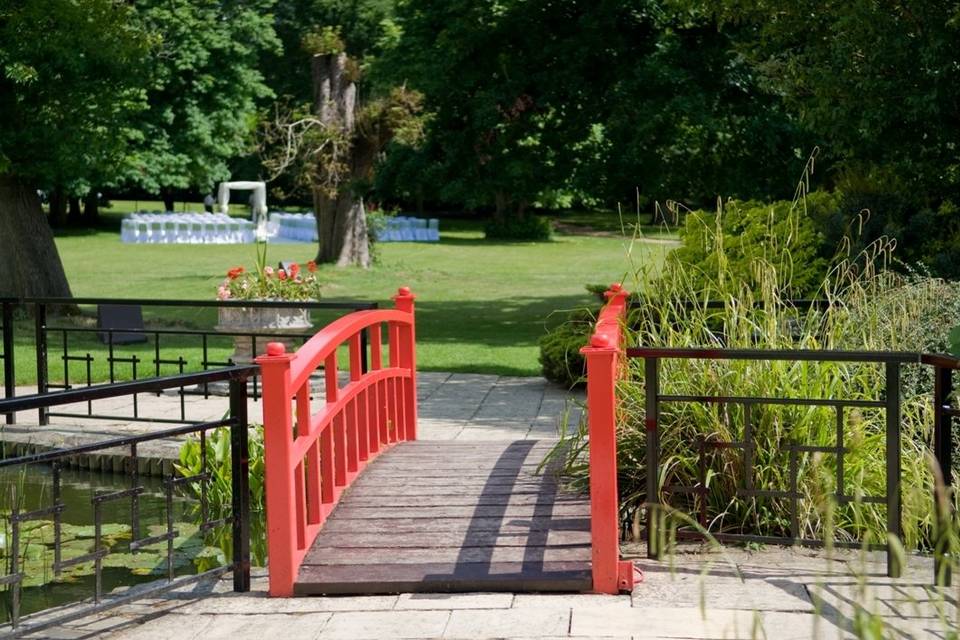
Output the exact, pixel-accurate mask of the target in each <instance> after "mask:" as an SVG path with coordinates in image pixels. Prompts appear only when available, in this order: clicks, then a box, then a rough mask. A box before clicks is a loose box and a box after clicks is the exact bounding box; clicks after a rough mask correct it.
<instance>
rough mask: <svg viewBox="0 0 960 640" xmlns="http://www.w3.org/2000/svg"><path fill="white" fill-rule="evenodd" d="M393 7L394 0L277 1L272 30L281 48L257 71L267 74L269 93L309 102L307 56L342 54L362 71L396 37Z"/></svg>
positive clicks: (311, 90) (393, 82) (391, 82)
mask: <svg viewBox="0 0 960 640" xmlns="http://www.w3.org/2000/svg"><path fill="white" fill-rule="evenodd" d="M393 4H394V0H284V1H283V2H278V3H277V4H276V6H275V7H274V11H273V13H274V16H275V18H274V29H275V30H276V34H277V36H278V38H279V39H280V42H281V43H282V47H281V49H279V50H273V51H270V52H268V53H267V54H266V55H265V56H264V58H263V62H262V66H261V68H263V69H269V70H270V73H268V74H267V78H266V82H267V84H268V85H269V87H270V88H271V89H272V90H273V93H274V94H276V95H277V96H281V97H286V98H287V99H289V100H290V101H292V102H293V103H301V102H310V101H312V99H313V84H312V78H311V76H310V59H309V55H310V54H311V53H334V52H337V53H339V52H340V51H346V52H347V54H349V55H350V56H351V57H352V58H354V59H356V60H359V61H360V64H361V67H363V68H366V67H367V66H368V65H369V62H370V60H371V59H372V58H374V57H375V56H376V55H377V54H378V53H380V52H381V51H382V50H383V49H384V48H385V47H389V46H390V43H392V42H393V41H394V40H395V39H396V37H397V34H396V26H395V25H394V24H393V22H392V19H391V18H392V16H393ZM318 35H319V36H321V37H320V38H319V40H318V39H317V38H316V36H318ZM333 35H335V36H336V38H337V39H338V40H339V41H340V42H339V43H337V42H336V41H335V40H334V39H333V38H332V37H331V36H333ZM337 44H339V47H338V46H336V45H337ZM401 81H402V80H401ZM384 84H385V85H386V86H390V85H393V84H396V81H394V79H392V78H388V79H386V82H385V83H384Z"/></svg>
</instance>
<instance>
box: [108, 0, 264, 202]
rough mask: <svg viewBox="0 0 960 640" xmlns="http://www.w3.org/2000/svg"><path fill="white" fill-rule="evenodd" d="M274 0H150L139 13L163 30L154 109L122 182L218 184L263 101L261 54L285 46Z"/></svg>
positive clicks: (171, 190) (170, 187) (163, 186)
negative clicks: (276, 27)
mask: <svg viewBox="0 0 960 640" xmlns="http://www.w3.org/2000/svg"><path fill="white" fill-rule="evenodd" d="M273 5H274V0H254V1H241V0H212V1H208V2H196V1H195V0H143V1H142V2H137V3H136V7H137V12H138V14H139V17H140V20H141V21H142V22H143V23H144V24H145V25H146V26H147V28H149V29H150V30H151V31H153V32H155V33H157V34H159V35H160V37H161V44H160V49H159V50H158V51H157V53H156V55H155V56H153V57H152V59H151V65H150V70H149V79H150V91H149V93H148V96H147V99H148V103H149V109H148V110H147V111H146V112H145V113H144V114H143V115H142V121H141V124H140V126H139V127H138V131H137V135H136V139H135V140H134V141H133V146H134V152H133V153H132V154H131V155H130V156H129V157H128V158H127V162H126V166H125V167H124V171H123V172H122V174H121V176H120V178H119V179H118V182H121V183H124V182H125V183H128V184H134V185H137V186H139V187H142V188H144V189H146V190H147V191H151V192H154V193H160V194H161V196H162V197H163V200H164V202H165V204H166V207H167V209H172V208H173V202H174V195H175V191H176V190H178V189H187V188H191V187H194V188H200V189H204V190H206V189H211V188H212V187H213V185H214V183H215V182H218V181H220V180H224V179H227V178H228V177H229V176H230V170H229V163H230V161H231V160H232V159H233V158H235V157H236V156H238V155H240V154H241V153H243V152H244V151H246V150H248V149H249V147H250V145H251V142H252V134H253V132H254V130H255V128H256V118H257V110H258V107H259V104H260V102H261V101H263V100H265V99H267V98H269V97H271V96H272V92H271V91H270V89H269V88H268V86H267V84H266V81H265V79H264V76H263V73H262V72H261V70H260V67H259V62H260V59H261V57H262V56H263V55H264V54H265V53H266V52H273V51H276V50H278V49H279V41H278V40H277V38H276V34H275V33H274V31H273V16H272V15H271V13H270V11H271V9H272V8H273Z"/></svg>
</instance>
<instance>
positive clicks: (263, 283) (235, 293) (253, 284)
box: [217, 243, 321, 300]
mask: <svg viewBox="0 0 960 640" xmlns="http://www.w3.org/2000/svg"><path fill="white" fill-rule="evenodd" d="M266 263H267V251H266V243H257V263H256V267H255V269H254V271H247V270H246V269H244V268H243V267H233V268H232V269H230V270H229V271H227V277H226V278H224V279H223V282H221V283H220V287H219V288H218V289H217V299H218V300H319V299H320V288H321V287H320V279H319V278H318V277H317V264H316V263H315V262H314V261H313V260H310V261H309V262H307V263H306V264H305V265H303V267H301V266H300V265H299V264H297V263H296V262H294V263H292V264H290V265H289V266H288V267H287V268H286V269H274V268H273V267H269V266H267V264H266Z"/></svg>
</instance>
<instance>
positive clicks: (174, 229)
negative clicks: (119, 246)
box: [120, 213, 256, 244]
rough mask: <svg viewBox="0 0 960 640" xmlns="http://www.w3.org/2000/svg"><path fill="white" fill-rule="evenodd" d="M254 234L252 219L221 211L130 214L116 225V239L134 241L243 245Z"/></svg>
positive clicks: (142, 242) (250, 240)
mask: <svg viewBox="0 0 960 640" xmlns="http://www.w3.org/2000/svg"><path fill="white" fill-rule="evenodd" d="M255 237H256V228H255V226H254V224H253V223H252V222H250V221H249V220H243V219H240V218H231V217H230V216H227V215H224V214H222V213H160V214H156V213H134V214H131V215H130V216H128V217H126V218H124V219H123V221H122V222H121V224H120V240H121V241H122V242H127V243H136V244H245V243H250V242H253V241H254V240H255Z"/></svg>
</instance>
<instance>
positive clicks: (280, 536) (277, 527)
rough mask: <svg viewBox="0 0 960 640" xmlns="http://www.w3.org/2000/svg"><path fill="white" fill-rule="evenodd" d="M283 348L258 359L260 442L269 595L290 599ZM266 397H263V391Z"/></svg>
mask: <svg viewBox="0 0 960 640" xmlns="http://www.w3.org/2000/svg"><path fill="white" fill-rule="evenodd" d="M293 358H294V354H292V353H286V347H285V346H284V345H283V343H282V342H271V343H269V344H268V345H267V353H266V355H263V356H260V357H259V358H257V364H259V365H260V371H261V373H262V378H263V389H264V393H263V439H264V441H265V442H269V443H270V446H268V447H265V448H264V475H265V476H266V477H267V478H269V479H270V481H269V482H267V483H266V487H265V490H266V501H267V504H268V505H269V506H270V508H269V509H268V511H267V545H268V553H269V558H270V595H273V596H292V595H293V581H294V579H295V578H296V577H297V558H296V557H295V553H294V550H295V549H297V547H298V545H297V527H296V526H295V523H296V514H297V506H296V501H295V498H296V493H295V488H296V487H295V484H294V476H293V473H294V464H293V452H292V451H291V449H292V444H293V416H292V414H291V412H290V399H291V397H292V396H293V390H292V389H291V387H290V363H291V362H292V361H293ZM268 389H269V390H270V393H267V390H268Z"/></svg>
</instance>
